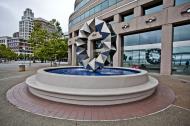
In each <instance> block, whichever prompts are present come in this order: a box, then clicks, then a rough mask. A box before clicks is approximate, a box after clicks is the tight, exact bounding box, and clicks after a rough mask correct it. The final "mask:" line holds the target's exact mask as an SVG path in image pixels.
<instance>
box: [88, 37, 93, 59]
mask: <svg viewBox="0 0 190 126" xmlns="http://www.w3.org/2000/svg"><path fill="white" fill-rule="evenodd" d="M87 53H88V56H89V58H90V59H92V58H94V44H93V41H90V40H89V41H88V45H87Z"/></svg>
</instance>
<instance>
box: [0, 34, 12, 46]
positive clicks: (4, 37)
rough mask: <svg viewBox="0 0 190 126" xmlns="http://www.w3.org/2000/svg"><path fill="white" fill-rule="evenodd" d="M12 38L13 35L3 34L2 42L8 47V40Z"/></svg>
mask: <svg viewBox="0 0 190 126" xmlns="http://www.w3.org/2000/svg"><path fill="white" fill-rule="evenodd" d="M10 39H11V37H8V36H2V37H0V44H2V45H5V46H6V47H8V42H9V40H10Z"/></svg>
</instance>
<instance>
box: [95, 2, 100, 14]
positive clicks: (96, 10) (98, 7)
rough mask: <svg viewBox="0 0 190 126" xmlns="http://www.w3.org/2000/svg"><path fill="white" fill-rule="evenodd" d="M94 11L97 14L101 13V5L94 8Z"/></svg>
mask: <svg viewBox="0 0 190 126" xmlns="http://www.w3.org/2000/svg"><path fill="white" fill-rule="evenodd" d="M94 11H95V13H97V12H99V11H101V4H99V5H97V6H96V7H95V8H94Z"/></svg>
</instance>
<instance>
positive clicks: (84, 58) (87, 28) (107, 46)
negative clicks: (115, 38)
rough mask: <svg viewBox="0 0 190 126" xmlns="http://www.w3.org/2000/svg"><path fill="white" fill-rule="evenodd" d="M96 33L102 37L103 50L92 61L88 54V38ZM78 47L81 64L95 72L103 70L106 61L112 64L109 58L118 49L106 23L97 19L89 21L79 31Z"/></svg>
mask: <svg viewBox="0 0 190 126" xmlns="http://www.w3.org/2000/svg"><path fill="white" fill-rule="evenodd" d="M94 32H98V33H99V34H100V35H101V36H102V37H101V38H100V40H101V44H102V49H101V52H100V54H99V56H98V57H97V58H92V59H90V58H89V56H88V54H87V50H86V47H87V43H88V37H89V36H90V35H91V34H92V33H94ZM76 45H77V49H76V54H77V57H78V60H79V63H80V64H81V65H82V66H84V68H86V69H89V70H93V71H96V70H97V69H101V68H103V67H104V64H105V62H106V61H107V62H109V63H110V61H109V59H108V56H109V55H110V52H111V51H112V52H113V51H116V48H115V47H114V46H113V45H112V43H111V31H110V30H109V28H108V26H107V24H106V22H104V21H103V20H99V19H97V18H95V19H91V20H90V21H87V22H86V23H85V24H84V25H83V27H82V28H81V29H80V30H79V35H78V39H77V40H76Z"/></svg>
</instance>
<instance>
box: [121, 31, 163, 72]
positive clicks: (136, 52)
mask: <svg viewBox="0 0 190 126" xmlns="http://www.w3.org/2000/svg"><path fill="white" fill-rule="evenodd" d="M123 40H124V44H123V45H124V52H123V66H124V67H135V68H141V69H145V70H148V71H151V72H159V71H160V60H161V49H160V48H161V30H155V31H149V32H144V33H138V34H133V35H126V36H124V39H123ZM155 43H158V44H155ZM151 44H155V45H154V46H152V45H151ZM141 45H143V46H141Z"/></svg>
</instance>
